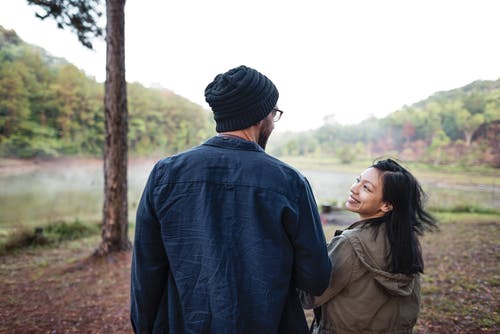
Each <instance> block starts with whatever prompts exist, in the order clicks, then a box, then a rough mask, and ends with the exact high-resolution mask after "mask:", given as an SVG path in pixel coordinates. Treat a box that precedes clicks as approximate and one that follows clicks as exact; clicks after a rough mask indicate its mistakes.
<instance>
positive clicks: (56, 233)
mask: <svg viewBox="0 0 500 334" xmlns="http://www.w3.org/2000/svg"><path fill="white" fill-rule="evenodd" d="M99 232H100V224H84V223H83V222H81V221H79V220H78V219H77V220H75V221H74V222H72V223H67V222H64V221H60V222H55V223H51V224H48V225H47V226H43V227H36V228H34V229H29V228H27V227H19V228H16V229H15V230H13V231H12V232H11V233H9V234H8V235H7V238H6V240H5V241H4V242H2V243H0V254H4V253H9V252H12V251H14V250H18V249H21V248H26V247H33V246H44V245H54V244H57V243H60V242H63V241H67V240H75V239H79V238H84V237H88V236H91V235H96V234H98V233H99Z"/></svg>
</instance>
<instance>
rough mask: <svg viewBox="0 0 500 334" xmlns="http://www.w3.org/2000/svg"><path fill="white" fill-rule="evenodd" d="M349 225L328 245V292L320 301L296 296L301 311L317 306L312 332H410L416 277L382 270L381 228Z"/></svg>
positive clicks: (416, 300) (384, 242)
mask: <svg viewBox="0 0 500 334" xmlns="http://www.w3.org/2000/svg"><path fill="white" fill-rule="evenodd" d="M375 231H376V229H375V227H373V226H370V227H366V226H365V227H364V228H363V222H358V223H355V224H353V225H351V226H350V227H349V228H348V229H347V230H345V231H343V233H342V234H340V235H338V236H336V237H334V238H333V239H332V241H331V242H330V244H329V245H328V254H329V257H330V261H331V262H332V271H331V275H330V284H329V287H328V288H327V289H326V290H325V292H324V293H323V294H322V295H321V296H317V297H315V296H311V295H309V294H306V293H301V301H302V304H303V306H304V308H306V309H310V308H317V307H319V306H321V320H320V321H319V325H318V324H316V326H315V328H314V333H411V332H412V328H413V326H414V325H415V323H416V321H417V317H418V313H419V308H420V281H419V276H418V275H411V276H409V275H404V274H392V273H390V272H388V271H386V270H387V267H388V262H387V254H388V250H389V245H388V242H387V238H386V236H385V224H382V225H381V226H380V228H379V230H378V233H376V234H375Z"/></svg>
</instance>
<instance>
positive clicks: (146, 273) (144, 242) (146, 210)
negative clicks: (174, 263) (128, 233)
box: [130, 166, 169, 333]
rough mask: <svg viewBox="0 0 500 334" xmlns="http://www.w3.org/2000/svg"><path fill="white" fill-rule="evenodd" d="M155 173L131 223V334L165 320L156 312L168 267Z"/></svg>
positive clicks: (158, 307)
mask: <svg viewBox="0 0 500 334" xmlns="http://www.w3.org/2000/svg"><path fill="white" fill-rule="evenodd" d="M155 171H156V166H155V168H154V169H153V171H152V172H151V174H150V176H149V179H148V182H147V184H146V187H145V188H144V192H143V194H142V197H141V200H140V203H139V206H138V208H137V215H136V223H135V238H134V246H133V254H132V268H131V294H130V299H131V313H130V318H131V321H132V326H133V329H134V332H135V333H144V332H146V333H151V332H152V331H153V328H155V327H156V325H157V324H158V323H162V322H164V321H165V319H163V318H165V317H166V314H165V313H166V312H160V309H162V302H161V299H162V296H163V297H165V292H166V291H165V290H166V289H167V277H168V272H169V263H168V259H167V256H166V253H165V249H164V247H163V242H162V237H161V231H160V224H159V222H158V219H157V217H156V214H155V210H154V201H153V192H154V187H155V181H156V180H155Z"/></svg>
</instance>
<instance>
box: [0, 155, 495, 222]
mask: <svg viewBox="0 0 500 334" xmlns="http://www.w3.org/2000/svg"><path fill="white" fill-rule="evenodd" d="M155 162H156V160H154V161H153V160H143V161H134V162H133V163H130V164H129V166H128V203H129V213H128V214H129V221H130V222H131V223H134V222H135V211H136V209H137V204H138V202H139V200H140V197H141V194H142V191H143V188H144V185H145V183H146V181H147V178H148V176H149V173H150V171H151V169H152V168H153V166H154V164H155ZM301 172H302V173H303V174H304V175H305V176H306V177H307V179H308V180H309V182H310V184H311V187H312V188H313V191H314V194H315V196H316V201H317V203H318V205H322V204H339V205H343V203H344V202H345V200H346V199H347V197H348V194H349V188H350V186H351V184H352V182H353V180H354V179H355V177H356V176H357V175H358V174H359V172H358V171H353V172H352V173H348V172H334V171H324V170H321V171H319V170H313V169H307V170H302V171H301ZM103 183H104V180H103V170H102V163H100V162H99V161H94V162H92V163H85V162H81V163H78V162H76V163H75V162H72V163H68V164H65V163H60V164H57V165H47V166H43V167H40V168H39V167H34V168H31V169H28V170H20V171H17V170H13V171H12V172H9V173H1V174H0V228H8V227H14V226H18V225H28V226H32V225H43V224H46V223H50V222H55V221H58V220H65V221H74V220H75V219H79V220H82V221H85V222H97V221H100V220H101V218H102V204H103V197H104V195H103V192H104V190H103ZM422 185H423V188H424V190H425V191H426V192H427V194H428V195H429V200H428V202H427V203H428V205H431V206H439V207H452V206H456V205H477V206H481V207H487V208H496V209H500V196H499V193H500V189H498V187H497V186H495V185H493V184H492V185H474V186H467V185H450V184H446V183H436V184H426V183H425V182H422Z"/></svg>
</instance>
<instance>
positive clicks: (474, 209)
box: [429, 204, 500, 214]
mask: <svg viewBox="0 0 500 334" xmlns="http://www.w3.org/2000/svg"><path fill="white" fill-rule="evenodd" d="M429 210H430V211H432V212H439V213H477V214H500V211H498V210H496V209H494V208H485V207H482V206H478V205H472V204H461V205H456V206H453V207H431V208H429Z"/></svg>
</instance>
